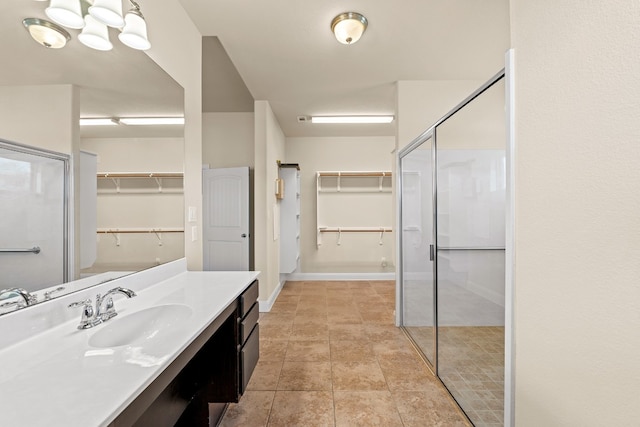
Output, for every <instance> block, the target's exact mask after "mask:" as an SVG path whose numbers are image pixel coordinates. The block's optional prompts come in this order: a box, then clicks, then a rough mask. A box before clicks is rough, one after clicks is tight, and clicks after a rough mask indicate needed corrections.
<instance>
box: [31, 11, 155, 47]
mask: <svg viewBox="0 0 640 427" xmlns="http://www.w3.org/2000/svg"><path fill="white" fill-rule="evenodd" d="M129 3H130V4H131V6H132V7H131V9H130V10H129V11H128V12H127V13H126V15H125V16H124V17H123V16H122V0H50V2H49V7H47V8H46V9H45V14H46V15H47V16H48V17H49V19H51V20H52V21H53V22H55V23H56V24H58V25H61V26H62V27H66V28H72V29H82V33H81V34H80V35H79V36H78V39H79V40H80V42H81V43H82V44H84V45H85V46H88V47H90V48H92V49H96V50H111V49H112V48H113V45H112V44H111V42H110V41H109V30H108V27H112V28H117V29H120V31H121V33H120V34H119V35H118V38H119V39H120V41H121V42H122V43H123V44H124V45H126V46H128V47H130V48H132V49H138V50H147V49H149V48H150V47H151V43H149V39H148V38H147V24H146V22H145V20H144V16H143V15H142V12H141V11H140V5H139V4H138V3H136V2H135V1H134V0H129ZM33 19H38V18H27V19H25V21H23V22H25V26H27V29H29V26H28V25H27V23H26V21H27V20H33ZM40 21H42V20H40ZM29 25H32V24H29ZM63 31H64V30H63ZM29 32H30V33H31V30H29ZM64 33H65V34H67V36H68V33H67V32H66V31H65V32H64ZM32 37H34V39H35V40H36V41H37V42H38V43H40V44H43V43H42V42H40V41H39V40H38V39H36V38H35V36H34V35H33V34H32ZM69 38H70V36H68V37H67V40H69ZM43 46H46V45H44V44H43ZM62 46H64V44H62ZM62 46H59V47H62ZM47 47H49V46H47Z"/></svg>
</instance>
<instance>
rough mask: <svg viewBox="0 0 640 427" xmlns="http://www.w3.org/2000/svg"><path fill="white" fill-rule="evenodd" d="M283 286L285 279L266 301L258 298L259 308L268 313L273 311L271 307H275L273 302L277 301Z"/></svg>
mask: <svg viewBox="0 0 640 427" xmlns="http://www.w3.org/2000/svg"><path fill="white" fill-rule="evenodd" d="M283 286H284V280H283V281H281V282H280V283H278V286H277V287H276V288H275V289H274V291H273V292H272V293H271V295H270V296H269V299H268V300H266V301H260V300H258V305H259V306H258V310H259V311H260V312H261V313H268V312H270V311H271V308H272V307H273V304H274V303H275V302H276V299H277V298H278V295H280V291H281V290H282V287H283Z"/></svg>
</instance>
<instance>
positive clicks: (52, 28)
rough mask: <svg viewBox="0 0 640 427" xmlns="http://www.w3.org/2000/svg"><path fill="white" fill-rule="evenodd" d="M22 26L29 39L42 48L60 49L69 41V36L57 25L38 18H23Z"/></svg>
mask: <svg viewBox="0 0 640 427" xmlns="http://www.w3.org/2000/svg"><path fill="white" fill-rule="evenodd" d="M22 24H23V25H24V27H25V28H26V29H27V31H29V34H31V37H32V38H33V39H34V40H35V41H36V42H38V43H39V44H41V45H42V46H44V47H46V48H50V49H60V48H62V47H64V45H66V44H67V42H68V41H69V40H71V36H70V35H69V33H68V32H67V30H65V29H64V28H62V27H61V26H59V25H56V24H54V23H53V22H49V21H46V20H44V19H38V18H25V19H23V20H22Z"/></svg>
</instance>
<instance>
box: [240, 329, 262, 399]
mask: <svg viewBox="0 0 640 427" xmlns="http://www.w3.org/2000/svg"><path fill="white" fill-rule="evenodd" d="M259 357H260V324H257V325H256V327H255V328H254V329H253V332H252V333H251V335H250V336H249V339H247V342H246V343H245V344H244V347H242V350H240V386H241V389H240V394H244V391H245V390H246V388H247V384H248V383H249V380H250V379H251V374H252V373H253V369H254V368H255V367H256V364H257V363H258V358H259Z"/></svg>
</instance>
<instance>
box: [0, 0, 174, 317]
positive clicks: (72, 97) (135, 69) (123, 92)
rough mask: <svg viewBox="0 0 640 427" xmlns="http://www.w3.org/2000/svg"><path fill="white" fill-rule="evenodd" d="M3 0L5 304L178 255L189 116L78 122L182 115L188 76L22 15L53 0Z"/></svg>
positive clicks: (0, 171)
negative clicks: (109, 122)
mask: <svg viewBox="0 0 640 427" xmlns="http://www.w3.org/2000/svg"><path fill="white" fill-rule="evenodd" d="M2 3H3V4H2V5H1V6H0V24H2V28H3V37H2V38H0V50H1V51H2V52H3V66H2V67H0V140H2V141H3V142H6V143H3V144H2V145H0V214H1V215H2V218H3V223H2V225H1V226H0V277H2V280H1V281H0V291H5V290H6V291H8V292H4V293H0V315H2V314H6V313H11V312H13V311H15V310H16V309H21V308H24V307H26V306H28V305H32V304H34V303H40V302H44V301H46V300H49V299H52V298H55V297H59V296H61V295H64V294H66V293H69V292H73V291H76V290H78V289H82V288H85V287H87V286H92V285H95V284H98V283H102V282H104V281H107V280H111V279H113V278H116V277H119V276H122V275H124V274H130V273H132V272H135V271H139V270H141V269H145V268H149V267H152V266H156V265H158V264H162V263H165V262H169V261H172V260H175V259H179V258H182V257H183V256H184V228H183V227H184V219H183V211H184V200H183V190H182V182H183V180H182V172H183V158H184V150H183V146H184V141H183V125H146V126H144V125H143V126H127V125H124V124H119V125H113V126H82V127H80V126H79V125H78V121H79V120H78V119H79V118H88V117H105V118H111V117H182V116H183V114H184V111H183V110H184V107H183V100H184V95H183V90H182V88H181V87H180V86H179V85H178V84H177V83H176V82H175V81H173V80H172V79H171V78H170V77H169V76H168V75H167V74H166V73H165V72H164V71H163V70H162V69H161V68H160V67H158V66H157V64H155V63H154V62H153V60H152V59H151V58H150V57H149V56H147V54H146V53H144V52H142V51H138V50H133V49H129V48H128V47H126V46H123V45H122V44H120V43H113V50H111V51H108V52H101V51H95V50H92V49H89V48H87V47H86V46H84V45H82V44H81V43H79V42H78V40H77V33H72V34H71V40H70V41H69V43H67V45H66V46H65V47H64V48H62V49H46V48H44V47H43V46H41V45H38V44H37V43H35V42H34V41H33V40H32V39H31V37H30V36H29V34H28V32H27V31H25V29H24V28H23V27H22V20H23V19H25V18H27V17H36V18H43V19H46V15H45V14H44V9H45V8H46V6H47V4H48V3H47V2H24V1H22V0H5V1H3V2H2ZM70 32H71V31H70ZM78 32H79V31H78ZM109 37H110V38H111V39H112V40H114V39H115V38H117V31H116V30H113V29H111V30H109ZM16 144H17V147H18V148H16ZM25 147H26V148H25ZM40 150H43V151H44V152H45V153H48V156H47V155H42V153H40V152H39V151H40ZM25 151H26V152H25ZM65 179H66V180H67V182H66V185H68V188H66V190H65ZM65 191H66V192H67V193H66V194H65ZM64 206H67V207H68V211H67V212H66V213H65V211H64V209H63V207H64ZM35 247H40V251H39V252H38V253H35V252H7V251H4V250H5V249H8V250H22V249H29V250H31V249H33V248H35ZM45 248H46V249H45ZM22 290H24V292H28V294H25V293H24V292H23V291H22ZM34 294H35V297H34V296H33V295H34Z"/></svg>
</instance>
